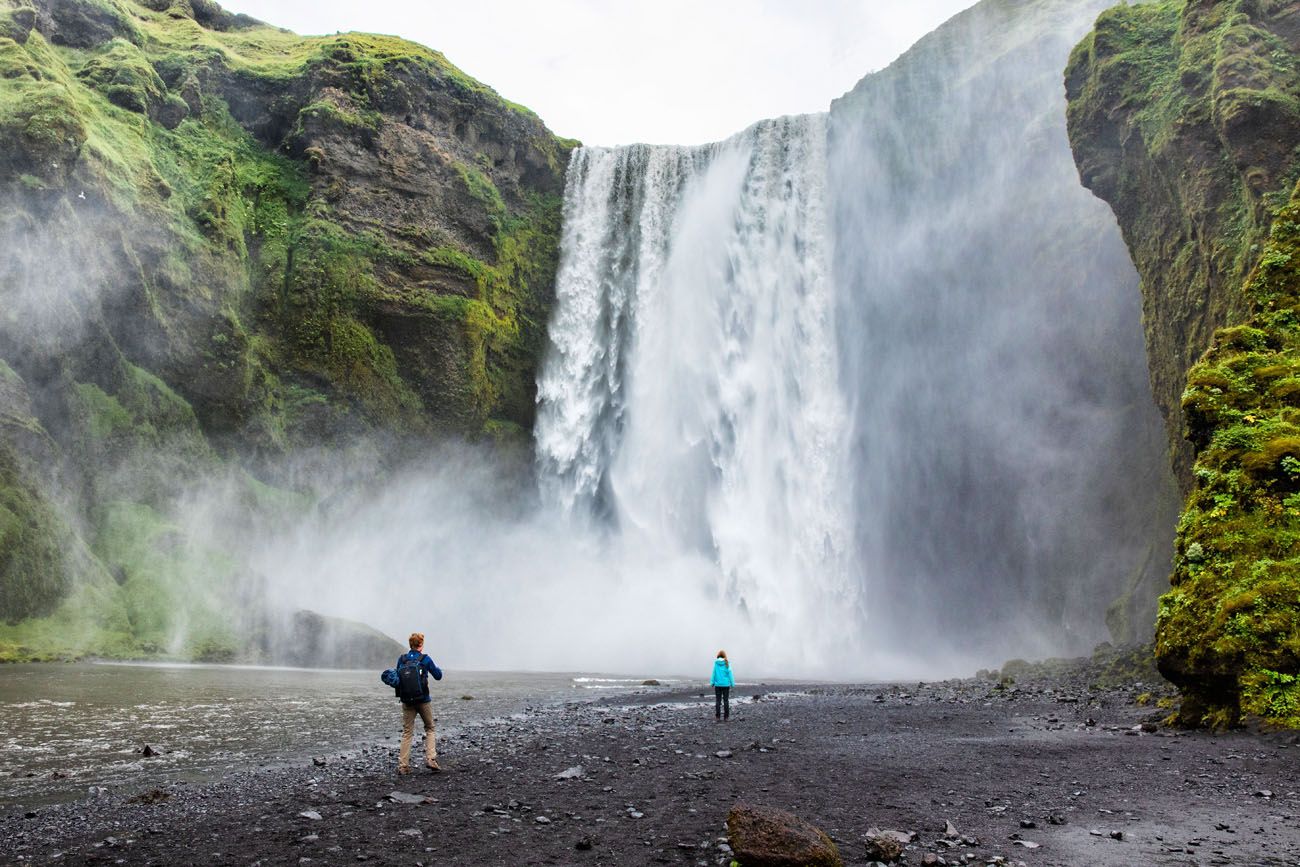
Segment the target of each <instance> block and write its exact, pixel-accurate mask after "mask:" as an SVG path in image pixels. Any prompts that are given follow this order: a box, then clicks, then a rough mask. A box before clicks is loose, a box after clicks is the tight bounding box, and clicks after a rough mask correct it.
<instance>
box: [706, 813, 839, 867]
mask: <svg viewBox="0 0 1300 867" xmlns="http://www.w3.org/2000/svg"><path fill="white" fill-rule="evenodd" d="M727 840H728V842H729V843H730V845H731V848H732V850H733V851H734V853H735V856H736V860H737V861H739V862H740V863H741V864H744V865H745V867H843V865H844V859H842V858H841V857H840V853H839V850H838V849H837V848H836V847H835V844H834V843H833V842H832V841H831V838H830V837H828V836H826V834H825V833H823V832H822V831H821V830H820V829H819V828H817V827H815V826H814V825H812V824H810V823H809V822H807V821H805V820H803V819H800V818H799V817H798V816H795V815H794V814H793V813H788V812H786V811H785V810H778V809H776V808H774V807H755V806H749V805H746V804H737V805H736V806H734V807H732V808H731V811H730V812H729V813H728V814H727Z"/></svg>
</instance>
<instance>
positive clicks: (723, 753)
mask: <svg viewBox="0 0 1300 867" xmlns="http://www.w3.org/2000/svg"><path fill="white" fill-rule="evenodd" d="M714 755H715V756H717V757H718V758H720V759H729V758H731V755H732V753H731V750H718V751H717V752H716V753H714Z"/></svg>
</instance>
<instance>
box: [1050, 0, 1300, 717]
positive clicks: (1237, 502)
mask: <svg viewBox="0 0 1300 867" xmlns="http://www.w3.org/2000/svg"><path fill="white" fill-rule="evenodd" d="M1066 85H1067V90H1068V93H1069V98H1070V114H1069V118H1070V135H1071V141H1072V144H1073V146H1074V150H1075V155H1076V161H1077V162H1078V165H1079V170H1080V174H1081V176H1082V177H1083V180H1084V183H1085V184H1087V185H1088V186H1089V187H1090V188H1091V189H1093V190H1094V191H1095V192H1096V193H1097V194H1098V195H1100V196H1101V197H1103V198H1104V199H1105V200H1106V201H1108V202H1109V203H1110V204H1111V206H1112V208H1113V209H1114V211H1115V213H1116V215H1117V216H1118V218H1119V221H1120V226H1121V228H1122V229H1123V231H1124V234H1125V239H1126V241H1127V243H1128V246H1129V249H1130V251H1131V253H1132V256H1133V259H1134V262H1135V263H1136V264H1137V267H1138V271H1139V272H1140V274H1141V275H1142V283H1143V285H1142V294H1143V306H1144V323H1145V328H1146V333H1147V346H1148V353H1149V357H1150V360H1151V365H1152V380H1153V383H1154V385H1155V390H1156V396H1157V400H1158V401H1159V403H1160V405H1161V408H1162V410H1163V412H1164V413H1165V417H1166V421H1167V423H1168V425H1169V429H1170V435H1171V441H1172V444H1173V446H1174V457H1175V469H1176V471H1177V472H1178V475H1179V479H1180V482H1181V484H1182V487H1183V489H1184V492H1185V493H1186V494H1188V496H1187V499H1186V502H1185V507H1184V511H1183V515H1182V518H1181V520H1180V521H1179V525H1178V536H1177V540H1176V550H1175V558H1174V568H1173V575H1172V577H1171V584H1172V585H1173V586H1172V589H1171V590H1170V591H1169V592H1168V593H1166V594H1165V596H1164V597H1162V599H1161V601H1160V609H1159V615H1158V619H1157V625H1156V657H1157V663H1158V665H1159V668H1160V671H1161V673H1162V674H1163V675H1164V676H1165V677H1167V678H1169V679H1170V680H1172V681H1173V682H1175V683H1176V684H1178V686H1179V687H1180V689H1181V690H1182V693H1183V699H1184V700H1183V704H1182V707H1181V708H1180V710H1179V712H1178V718H1179V720H1181V721H1182V722H1184V723H1186V724H1189V725H1211V726H1216V727H1218V726H1228V725H1234V724H1236V723H1238V722H1239V721H1240V720H1241V719H1242V718H1243V717H1244V716H1255V717H1259V718H1262V719H1263V720H1265V721H1266V722H1268V723H1270V724H1273V725H1279V726H1290V727H1300V650H1298V648H1297V645H1296V636H1297V634H1298V633H1300V579H1297V577H1296V576H1297V575H1300V548H1298V547H1297V541H1296V540H1297V538H1300V496H1297V491H1300V415H1298V414H1297V410H1296V407H1297V406H1298V405H1300V402H1297V400H1296V395H1298V394H1300V365H1297V364H1296V362H1295V358H1296V357H1297V352H1298V351H1300V329H1298V328H1297V326H1296V323H1295V310H1296V304H1297V298H1300V290H1298V288H1297V287H1298V286H1300V272H1298V271H1297V267H1296V265H1295V263H1296V262H1297V261H1300V260H1298V259H1297V250H1298V249H1300V239H1298V237H1297V228H1296V227H1297V225H1298V223H1297V220H1298V219H1300V204H1298V203H1297V201H1296V200H1295V198H1294V194H1293V185H1294V183H1295V181H1296V178H1297V171H1300V156H1298V152H1297V148H1296V145H1297V143H1298V142H1300V3H1296V2H1285V3H1270V4H1263V3H1252V2H1243V0H1217V2H1216V0H1193V2H1186V3H1183V2H1174V0H1164V2H1156V3H1148V4H1141V5H1134V6H1124V7H1118V8H1115V9H1112V10H1110V11H1109V12H1107V13H1105V14H1103V15H1102V16H1101V17H1100V18H1099V19H1098V22H1097V28H1096V30H1095V32H1094V33H1093V34H1092V36H1090V37H1089V38H1088V39H1087V40H1086V41H1085V42H1084V43H1083V44H1081V45H1080V46H1079V48H1078V49H1077V50H1076V52H1075V54H1074V57H1073V59H1072V61H1071V64H1070V68H1069V69H1068V70H1067V74H1066Z"/></svg>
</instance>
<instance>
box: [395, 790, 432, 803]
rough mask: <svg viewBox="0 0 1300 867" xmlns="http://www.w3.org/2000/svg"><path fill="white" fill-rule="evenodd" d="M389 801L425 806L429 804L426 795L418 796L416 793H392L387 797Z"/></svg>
mask: <svg viewBox="0 0 1300 867" xmlns="http://www.w3.org/2000/svg"><path fill="white" fill-rule="evenodd" d="M387 797H388V800H390V801H395V802H396V803H398V804H424V803H427V802H428V800H429V799H428V797H427V796H425V795H417V794H415V793H414V792H399V791H396V790H394V791H391V792H389V793H388V795H387Z"/></svg>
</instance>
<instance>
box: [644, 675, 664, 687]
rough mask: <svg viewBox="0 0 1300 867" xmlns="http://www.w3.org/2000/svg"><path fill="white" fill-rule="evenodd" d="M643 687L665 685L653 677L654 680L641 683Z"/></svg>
mask: <svg viewBox="0 0 1300 867" xmlns="http://www.w3.org/2000/svg"><path fill="white" fill-rule="evenodd" d="M641 685H642V686H662V685H663V684H661V683H660V682H659V681H657V680H655V679H654V678H653V677H652V678H650V679H648V680H643V681H641Z"/></svg>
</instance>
